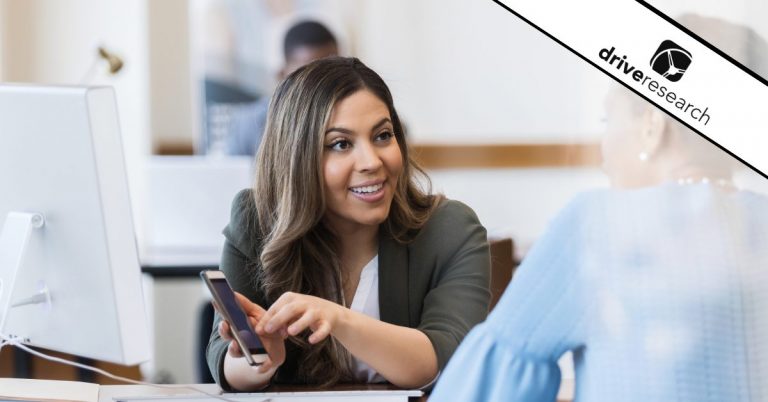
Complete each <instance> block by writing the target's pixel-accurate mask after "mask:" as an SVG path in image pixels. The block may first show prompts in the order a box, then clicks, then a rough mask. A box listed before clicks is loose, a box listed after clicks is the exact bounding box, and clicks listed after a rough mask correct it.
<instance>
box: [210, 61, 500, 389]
mask: <svg viewBox="0 0 768 402" xmlns="http://www.w3.org/2000/svg"><path fill="white" fill-rule="evenodd" d="M256 164H257V165H256V182H255V184H254V188H253V189H250V190H244V191H242V192H241V193H240V194H238V196H237V197H236V199H235V201H234V202H233V208H232V217H231V221H230V223H229V225H228V226H227V227H226V228H225V230H224V235H225V237H226V243H225V251H224V255H223V257H222V262H221V270H222V271H224V272H225V274H226V275H227V277H228V278H229V281H230V283H231V284H232V286H233V288H234V289H235V290H236V291H237V292H239V293H241V294H242V296H243V297H239V301H240V304H241V306H242V307H243V308H244V310H245V311H246V313H247V314H248V315H249V317H250V319H251V322H252V323H253V324H254V326H255V329H256V332H257V333H258V334H259V336H260V337H261V338H262V341H263V343H264V344H265V347H266V349H267V351H268V353H269V358H268V359H267V361H266V362H265V363H264V364H263V365H262V366H261V367H259V368H253V367H250V366H249V365H248V364H247V363H246V362H245V360H244V358H242V356H241V354H240V352H239V349H238V348H237V347H236V345H234V344H233V343H232V342H231V337H230V335H229V326H228V325H227V323H226V322H224V321H222V319H221V317H220V316H218V315H217V317H216V320H215V324H214V325H215V328H216V330H215V331H214V333H213V335H212V336H211V340H210V343H209V346H208V351H207V355H208V362H209V365H210V368H211V371H212V373H213V375H214V378H216V380H217V382H218V383H219V384H220V385H221V386H222V388H224V389H235V390H254V389H259V388H262V387H263V386H265V385H267V384H268V383H269V382H270V381H272V382H277V383H310V384H320V385H330V384H333V383H337V382H379V381H389V382H391V383H393V384H395V385H398V386H401V387H405V388H414V387H422V386H425V385H427V384H429V383H430V382H431V381H432V380H434V379H435V378H436V377H437V374H438V373H439V372H440V370H441V369H442V368H443V367H444V366H445V364H446V363H447V361H448V359H449V358H450V356H451V354H452V353H453V351H454V350H455V348H456V347H457V346H458V344H459V342H461V340H462V339H463V338H464V336H465V334H466V333H467V332H468V331H469V329H470V328H471V327H473V326H474V325H475V324H476V323H478V322H480V321H482V320H483V319H484V318H485V316H486V314H487V310H488V303H489V299H490V291H489V277H490V273H489V271H490V260H489V252H488V244H487V239H486V231H485V228H483V226H482V225H481V224H480V223H479V221H478V219H477V216H476V215H475V214H474V212H473V211H472V210H471V209H470V208H469V207H467V206H466V205H464V204H461V203H459V202H456V201H451V200H447V199H445V197H442V196H438V195H432V194H429V192H428V191H425V190H423V189H422V185H424V184H428V183H429V179H428V178H427V176H426V175H425V174H424V172H423V171H422V170H421V168H420V167H419V166H418V165H417V164H416V163H415V162H414V160H413V159H412V156H411V155H410V153H409V149H408V147H407V144H406V140H405V136H404V133H403V129H402V126H401V124H400V120H399V118H398V115H397V112H396V111H395V108H394V105H393V101H392V96H391V94H390V92H389V89H388V88H387V86H386V84H385V83H384V81H383V80H382V79H381V77H379V76H378V75H377V74H376V73H375V72H374V71H372V70H371V69H369V68H368V67H366V66H365V65H364V64H363V63H361V62H360V61H359V60H357V59H355V58H340V57H334V58H327V59H322V60H318V61H315V62H313V63H310V64H309V65H306V66H304V67H302V68H300V69H299V70H297V71H295V72H294V73H292V74H291V75H290V76H288V77H287V78H286V79H285V80H284V81H283V82H282V83H281V84H280V85H279V86H278V88H277V89H276V91H275V94H274V96H273V98H272V101H271V104H270V110H269V114H268V121H267V127H266V130H265V133H264V138H263V142H262V144H261V146H260V148H259V152H258V156H257V162H256Z"/></svg>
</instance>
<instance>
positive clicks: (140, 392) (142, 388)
mask: <svg viewBox="0 0 768 402" xmlns="http://www.w3.org/2000/svg"><path fill="white" fill-rule="evenodd" d="M173 387H174V388H157V387H151V386H146V385H102V386H101V387H99V402H112V401H113V398H116V397H152V396H158V397H171V396H177V397H184V396H190V397H195V398H199V397H204V395H202V394H201V393H199V392H195V390H194V389H197V390H200V391H205V392H207V393H210V394H219V393H220V392H221V389H220V388H219V387H218V385H216V384H188V385H183V386H182V385H178V386H173ZM184 387H187V388H184ZM192 388H194V389H192ZM313 391H317V389H316V388H314V389H313V388H312V387H308V386H270V387H269V388H267V389H265V390H264V391H263V392H265V393H272V392H285V393H291V392H313ZM324 391H371V396H374V395H376V393H377V392H376V391H379V392H380V391H402V390H400V389H398V388H395V387H393V386H390V385H384V384H382V385H378V384H374V385H367V386H366V385H362V386H361V385H337V386H334V387H332V388H330V389H325V390H324ZM403 392H410V391H403ZM379 395H381V394H379ZM408 400H409V402H426V400H427V398H426V397H424V396H421V397H418V396H415V397H409V398H408Z"/></svg>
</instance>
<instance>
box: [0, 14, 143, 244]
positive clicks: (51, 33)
mask: <svg viewBox="0 0 768 402" xmlns="http://www.w3.org/2000/svg"><path fill="white" fill-rule="evenodd" d="M2 10H3V13H4V19H3V20H2V23H3V24H2V29H0V32H2V34H0V35H2V37H4V39H5V41H4V42H3V43H4V46H3V48H2V57H3V60H4V63H3V70H2V74H3V75H2V76H0V79H1V80H2V81H13V82H28V83H42V84H63V85H77V84H88V85H109V86H113V87H114V88H115V92H116V96H117V105H118V111H119V115H120V126H121V129H122V132H123V145H124V147H125V156H126V164H127V169H128V176H129V177H128V179H129V184H130V186H131V197H132V203H133V208H134V214H135V215H134V216H136V217H138V218H140V217H141V216H143V214H142V211H143V187H144V184H143V183H144V180H143V176H142V172H143V169H141V166H143V159H144V158H145V157H146V155H148V154H149V102H148V99H149V96H148V53H147V36H146V32H147V29H146V21H147V18H146V11H147V10H146V4H145V2H143V1H120V0H68V1H58V0H3V2H2ZM98 46H106V47H107V48H108V49H110V50H111V51H113V52H114V53H116V54H117V55H119V56H120V57H122V58H123V59H124V61H125V65H124V67H123V70H122V71H120V72H119V74H118V75H116V76H109V75H108V74H107V67H106V65H105V64H100V65H99V69H98V70H96V72H95V74H94V75H93V76H92V78H91V80H90V81H89V82H81V80H82V79H83V77H84V76H86V73H87V72H88V71H89V69H90V68H91V66H92V64H93V62H94V61H95V60H96V55H97V53H96V49H97V47H98ZM136 224H137V227H138V229H139V230H138V235H139V236H141V233H143V230H141V228H142V227H143V222H142V221H141V219H137V222H136ZM139 244H142V242H141V241H140V242H139Z"/></svg>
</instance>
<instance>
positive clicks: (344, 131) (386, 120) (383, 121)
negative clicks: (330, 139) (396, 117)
mask: <svg viewBox="0 0 768 402" xmlns="http://www.w3.org/2000/svg"><path fill="white" fill-rule="evenodd" d="M387 123H389V124H392V120H390V119H389V117H384V118H382V119H381V120H379V122H378V123H376V124H374V125H373V127H372V128H371V131H376V130H378V129H379V128H381V126H383V125H385V124H387ZM332 131H338V132H340V133H342V134H347V135H353V134H354V133H355V132H354V131H352V130H350V129H348V128H344V127H330V128H328V129H327V130H325V134H328V133H330V132H332Z"/></svg>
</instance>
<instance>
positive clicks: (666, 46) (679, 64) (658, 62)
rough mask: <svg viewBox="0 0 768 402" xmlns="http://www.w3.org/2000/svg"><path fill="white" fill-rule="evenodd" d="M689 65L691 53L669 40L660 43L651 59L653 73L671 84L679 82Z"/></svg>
mask: <svg viewBox="0 0 768 402" xmlns="http://www.w3.org/2000/svg"><path fill="white" fill-rule="evenodd" d="M689 65H691V53H690V52H689V51H687V50H685V49H683V48H682V47H680V46H679V45H678V44H677V43H675V42H672V41H671V40H665V41H664V42H661V45H659V48H658V49H657V50H656V53H654V55H653V57H652V58H651V68H653V71H656V72H657V73H659V74H661V75H662V76H664V78H666V79H668V80H670V81H672V82H677V81H680V78H683V74H685V70H686V69H687V68H688V66H689Z"/></svg>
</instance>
